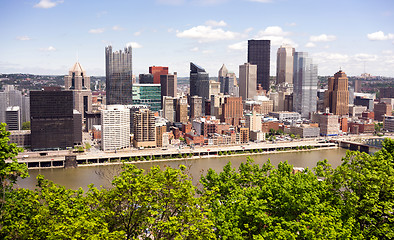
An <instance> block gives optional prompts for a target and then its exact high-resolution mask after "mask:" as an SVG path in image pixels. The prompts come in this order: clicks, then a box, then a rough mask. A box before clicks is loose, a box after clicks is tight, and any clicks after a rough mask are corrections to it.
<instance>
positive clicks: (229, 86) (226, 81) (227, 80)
mask: <svg viewBox="0 0 394 240" xmlns="http://www.w3.org/2000/svg"><path fill="white" fill-rule="evenodd" d="M218 79H219V82H220V92H221V93H223V94H229V95H234V96H237V95H238V92H237V91H236V89H235V88H236V85H237V78H236V76H235V73H233V72H229V71H228V70H227V68H226V66H225V65H224V64H223V65H222V67H221V68H220V69H219V74H218Z"/></svg>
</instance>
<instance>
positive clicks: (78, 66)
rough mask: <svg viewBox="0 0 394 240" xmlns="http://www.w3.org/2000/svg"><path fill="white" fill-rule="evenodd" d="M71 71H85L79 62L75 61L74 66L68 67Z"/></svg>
mask: <svg viewBox="0 0 394 240" xmlns="http://www.w3.org/2000/svg"><path fill="white" fill-rule="evenodd" d="M70 71H71V72H85V70H84V69H83V68H82V66H81V64H80V63H79V62H76V63H75V64H74V66H73V67H72V68H71V69H70Z"/></svg>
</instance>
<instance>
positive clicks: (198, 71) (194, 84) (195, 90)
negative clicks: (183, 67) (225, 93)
mask: <svg viewBox="0 0 394 240" xmlns="http://www.w3.org/2000/svg"><path fill="white" fill-rule="evenodd" d="M205 91H209V74H208V73H207V72H205V69H204V68H202V67H200V66H198V65H196V64H194V63H190V96H195V95H197V96H200V97H203V96H205V95H206V94H204V93H205Z"/></svg>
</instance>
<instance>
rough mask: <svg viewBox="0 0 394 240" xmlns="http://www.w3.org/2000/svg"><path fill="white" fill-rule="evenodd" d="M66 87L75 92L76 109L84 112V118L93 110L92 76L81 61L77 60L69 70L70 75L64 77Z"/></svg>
mask: <svg viewBox="0 0 394 240" xmlns="http://www.w3.org/2000/svg"><path fill="white" fill-rule="evenodd" d="M64 87H65V89H66V90H70V91H72V92H73V96H74V109H76V110H77V111H78V112H80V113H81V114H82V118H85V113H86V112H91V111H92V92H91V90H90V77H88V76H87V75H86V72H85V70H84V69H83V68H82V66H81V64H80V63H79V62H76V63H75V64H74V66H73V67H72V68H71V69H70V71H69V72H68V76H65V77H64Z"/></svg>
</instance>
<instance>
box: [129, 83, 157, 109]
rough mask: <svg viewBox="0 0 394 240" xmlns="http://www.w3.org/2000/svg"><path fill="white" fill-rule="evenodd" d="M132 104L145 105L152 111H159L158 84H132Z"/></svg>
mask: <svg viewBox="0 0 394 240" xmlns="http://www.w3.org/2000/svg"><path fill="white" fill-rule="evenodd" d="M132 93H133V104H134V105H147V106H149V107H150V109H151V110H152V111H155V112H158V111H160V110H161V86H160V84H133V88H132Z"/></svg>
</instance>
